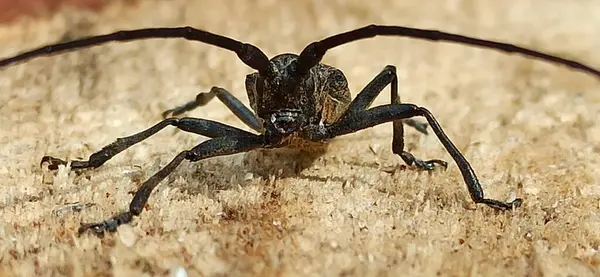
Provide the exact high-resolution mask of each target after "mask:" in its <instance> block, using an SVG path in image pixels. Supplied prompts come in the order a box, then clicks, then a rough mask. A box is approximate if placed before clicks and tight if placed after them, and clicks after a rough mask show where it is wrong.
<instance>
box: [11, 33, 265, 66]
mask: <svg viewBox="0 0 600 277" xmlns="http://www.w3.org/2000/svg"><path fill="white" fill-rule="evenodd" d="M153 38H184V39H187V40H193V41H200V42H204V43H207V44H211V45H214V46H217V47H220V48H224V49H227V50H231V51H233V52H235V53H236V54H237V55H238V57H239V58H240V60H242V62H244V63H245V64H246V65H248V66H249V67H252V68H254V69H256V70H258V71H259V72H260V73H261V74H267V73H268V72H270V66H269V58H268V57H267V55H265V54H264V53H263V52H262V51H261V50H260V49H259V48H258V47H256V46H254V45H252V44H248V43H242V42H240V41H237V40H234V39H231V38H228V37H224V36H220V35H217V34H213V33H210V32H206V31H202V30H198V29H195V28H192V27H176V28H148V29H138V30H130V31H118V32H114V33H111V34H106V35H100V36H92V37H86V38H82V39H78V40H73V41H69V42H64V43H58V44H52V45H47V46H44V47H41V48H38V49H34V50H31V51H27V52H24V53H21V54H19V55H17V56H14V57H11V58H8V59H5V60H0V67H3V66H7V65H10V64H14V63H18V62H23V61H26V60H29V59H32V58H35V57H40V56H50V55H56V54H60V53H63V52H68V51H74V50H76V49H80V48H86V47H90V46H95V45H100V44H104V43H107V42H112V41H132V40H142V39H153Z"/></svg>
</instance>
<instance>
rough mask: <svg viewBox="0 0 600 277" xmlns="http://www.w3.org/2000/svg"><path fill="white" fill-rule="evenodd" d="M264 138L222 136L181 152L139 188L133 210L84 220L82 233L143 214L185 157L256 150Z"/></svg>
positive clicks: (97, 231)
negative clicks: (161, 183) (98, 220)
mask: <svg viewBox="0 0 600 277" xmlns="http://www.w3.org/2000/svg"><path fill="white" fill-rule="evenodd" d="M264 141H265V140H264V137H263V136H258V135H251V136H240V137H218V138H214V139H210V140H207V141H204V142H202V143H200V144H198V145H197V146H196V147H194V148H192V149H191V150H187V151H183V152H181V153H179V154H178V155H177V156H175V158H173V160H171V162H169V164H167V165H166V166H165V167H164V168H163V169H161V170H160V171H158V172H157V173H156V174H154V175H153V176H152V177H150V179H148V180H147V181H146V182H144V184H142V186H141V187H140V188H139V189H138V190H137V191H136V193H135V195H134V196H133V200H131V203H130V204H129V210H128V211H126V212H122V213H119V214H117V215H115V216H113V217H111V218H109V219H107V220H104V221H101V222H97V223H82V224H81V227H79V231H78V233H79V234H82V233H84V232H86V231H88V230H91V231H92V232H94V233H95V234H97V235H102V234H104V232H106V231H108V232H114V231H116V230H117V227H119V226H120V225H123V224H127V223H129V222H131V221H132V220H133V217H134V216H139V215H140V214H141V213H142V211H143V209H144V206H146V203H148V199H149V198H150V194H151V193H152V191H153V190H154V189H155V188H156V186H158V184H159V183H160V182H161V181H162V180H164V179H165V178H166V177H167V176H169V174H171V172H173V171H174V170H175V168H177V166H179V164H181V162H183V161H184V160H188V161H191V162H196V161H199V160H203V159H207V158H212V157H216V156H224V155H232V154H237V153H241V152H246V151H249V150H252V149H257V148H261V147H263V145H264Z"/></svg>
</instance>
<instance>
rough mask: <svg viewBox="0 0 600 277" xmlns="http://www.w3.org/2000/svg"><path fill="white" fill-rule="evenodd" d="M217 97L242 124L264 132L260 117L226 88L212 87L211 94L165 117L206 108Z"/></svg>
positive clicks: (199, 95) (206, 94)
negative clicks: (202, 107)
mask: <svg viewBox="0 0 600 277" xmlns="http://www.w3.org/2000/svg"><path fill="white" fill-rule="evenodd" d="M215 96H216V97H217V98H218V99H219V100H221V102H222V103H223V104H225V106H227V108H229V110H231V112H233V114H235V115H236V116H237V117H238V118H239V119H240V120H241V121H242V122H244V123H245V124H246V125H248V126H249V127H250V128H252V129H253V130H255V131H257V132H259V133H260V132H262V129H263V127H262V124H261V123H260V120H259V119H258V117H257V116H256V115H255V114H254V112H252V111H251V110H250V109H249V108H248V107H246V105H244V104H243V103H242V102H241V101H240V100H239V99H237V98H236V97H235V96H233V94H231V92H229V91H227V90H226V89H224V88H220V87H212V88H211V89H210V91H209V92H201V93H199V94H198V95H197V96H196V99H194V100H192V101H189V102H187V103H185V104H183V105H181V106H178V107H175V108H172V109H169V110H166V111H164V112H163V114H162V115H163V117H167V116H168V115H172V116H177V115H180V114H183V113H185V112H188V111H191V110H193V109H195V108H198V107H201V106H204V105H206V104H208V102H210V100H212V99H213V98H214V97H215Z"/></svg>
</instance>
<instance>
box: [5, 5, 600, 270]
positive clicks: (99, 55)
mask: <svg viewBox="0 0 600 277" xmlns="http://www.w3.org/2000/svg"><path fill="white" fill-rule="evenodd" d="M280 2H281V1H267V0H260V1H259V0H254V1H241V0H239V1H238V0H235V1H234V0H228V1H220V2H217V1H202V0H198V1H191V0H190V1H183V0H173V1H152V0H148V1H141V2H140V3H138V4H137V5H135V6H125V5H124V4H122V3H115V4H111V5H109V6H107V7H105V8H104V9H103V10H102V12H101V13H100V14H96V13H92V12H89V11H77V12H74V11H72V10H68V11H62V12H59V13H58V14H56V15H54V16H52V17H48V18H44V19H38V20H37V21H36V20H34V19H25V20H21V21H18V22H17V23H13V24H11V25H4V26H1V27H0V45H1V46H0V56H2V57H6V56H10V55H13V54H15V53H18V52H20V51H22V50H24V49H29V48H32V47H38V46H41V45H43V44H46V43H50V42H55V41H58V40H60V39H64V38H73V37H79V36H84V35H91V34H102V33H106V32H109V31H115V30H119V29H132V28H141V27H157V26H180V25H191V26H194V27H197V28H201V29H206V30H209V31H212V32H215V33H219V34H223V35H228V36H232V37H234V38H237V39H239V40H242V41H247V42H251V43H253V44H255V45H257V46H259V47H260V48H262V49H263V50H264V52H265V53H267V55H269V56H274V55H275V54H278V53H282V52H299V51H301V50H302V48H303V47H304V46H305V45H306V44H308V43H309V42H311V41H313V40H318V39H322V38H324V37H326V36H328V35H331V34H334V33H337V32H341V31H346V30H350V29H353V28H356V27H361V26H363V25H366V24H369V23H379V24H395V25H408V26H412V27H422V28H432V29H441V30H445V31H451V32H456V33H460V34H464V35H471V36H477V37H482V38H488V39H496V40H502V41H509V42H515V43H519V44H521V45H524V46H528V47H532V48H535V49H538V50H544V51H548V52H552V53H557V54H560V55H562V56H566V57H570V58H573V59H577V60H579V61H583V62H585V63H588V64H590V65H595V66H596V67H600V54H599V53H598V51H596V49H598V47H599V46H600V39H599V38H600V36H598V34H599V33H600V29H599V27H598V26H600V5H598V4H597V3H596V2H594V1H543V0H519V1H517V0H514V1H496V2H494V3H493V4H492V3H491V2H487V1H486V2H485V3H484V2H482V1H475V0H463V1H445V0H443V1H442V0H440V1H412V0H407V1H369V2H368V3H367V2H366V1H362V0H361V1H358V0H356V1H354V0H351V1H327V2H324V1H297V2H291V1H286V2H285V3H283V2H281V3H280ZM324 61H325V62H327V63H329V64H331V65H334V66H336V67H339V68H340V69H342V70H343V71H344V72H345V73H346V75H347V78H348V79H349V81H350V86H351V89H352V91H353V95H356V92H357V91H359V90H360V89H361V88H362V86H364V85H365V84H367V83H368V82H369V81H370V80H371V78H373V77H374V76H375V75H376V74H377V73H379V71H380V70H381V69H382V68H383V67H384V66H385V65H387V64H394V65H396V66H397V67H398V73H399V83H400V92H401V95H402V100H403V101H404V102H410V103H415V104H418V105H422V106H425V107H427V108H429V109H430V110H431V111H432V112H433V113H434V114H435V115H436V116H437V117H438V119H439V120H440V123H441V124H442V126H443V128H444V129H445V131H446V132H447V134H448V135H449V136H450V138H451V139H452V140H453V141H454V142H455V144H456V145H457V146H458V147H459V148H460V149H461V150H462V151H463V152H464V153H465V155H466V156H467V158H468V159H469V161H470V162H471V163H472V165H473V166H474V168H475V170H476V172H477V173H478V174H479V177H480V180H481V182H482V184H483V187H484V189H485V192H486V196H488V197H493V198H497V199H502V200H505V199H510V198H513V197H515V195H518V196H520V197H523V198H524V201H525V202H524V204H523V206H522V207H521V208H519V209H518V210H516V211H514V212H507V213H498V212H495V211H493V210H491V209H489V208H487V207H484V206H474V205H473V204H472V202H471V200H470V198H469V196H468V193H467V189H466V187H465V185H464V184H463V183H462V178H461V176H460V173H459V171H458V169H457V167H456V164H454V163H453V162H451V163H450V166H449V168H448V170H447V171H445V172H435V173H433V174H425V173H417V172H415V171H413V170H401V169H400V167H401V165H402V161H401V159H399V158H398V157H396V156H394V155H393V154H392V153H391V149H390V142H391V126H390V125H389V124H385V125H381V126H378V127H376V128H372V129H369V130H365V131H362V132H359V133H356V134H352V135H348V136H344V137H341V138H339V139H338V140H336V141H335V142H334V143H333V144H332V145H331V147H330V149H329V150H330V151H328V153H327V154H326V155H325V156H323V158H321V159H319V160H318V161H316V162H315V164H314V165H313V166H311V167H309V168H308V169H306V170H304V171H303V172H301V173H300V175H299V176H296V177H285V178H283V177H277V176H278V174H277V170H278V169H281V168H273V166H276V165H277V163H276V162H274V161H272V160H267V161H264V162H252V161H251V159H246V161H248V160H250V162H249V164H248V163H246V164H245V163H244V156H243V155H236V156H231V157H221V158H216V159H211V160H206V161H202V162H199V163H194V164H192V163H184V164H182V165H181V166H180V167H179V168H178V170H177V171H176V172H175V173H174V174H173V175H172V176H170V177H169V178H168V179H167V180H165V181H164V182H163V183H162V184H161V186H160V187H159V188H158V189H157V191H155V193H153V195H152V197H151V199H150V202H149V205H148V206H147V209H146V210H145V211H144V212H143V214H142V215H141V217H140V218H138V219H136V220H135V222H134V224H132V225H131V226H123V228H120V229H119V232H118V233H117V234H114V235H109V236H106V237H105V238H104V239H98V238H96V237H94V236H89V235H85V236H82V237H77V236H76V230H77V228H78V226H79V223H80V222H81V221H84V222H89V221H96V220H101V219H105V218H106V217H109V216H111V215H112V214H114V213H116V212H118V211H121V210H123V209H125V208H126V207H127V206H128V203H129V201H130V200H131V197H132V196H131V194H130V192H131V191H133V190H135V189H136V188H137V187H138V186H139V185H140V184H141V182H143V180H145V179H147V178H148V177H149V176H151V175H152V174H153V173H155V172H156V171H158V170H159V169H160V168H161V167H162V166H164V165H165V164H166V163H168V161H169V160H170V159H171V158H172V157H174V156H175V155H176V154H177V153H178V152H179V151H182V150H185V149H189V148H191V147H193V146H194V145H196V144H197V143H199V142H200V141H202V140H204V138H201V137H197V136H193V135H191V134H185V133H183V132H179V131H176V130H174V129H167V130H164V131H162V132H161V133H159V134H157V135H156V136H154V137H152V138H151V139H149V140H147V141H145V142H143V143H140V144H139V145H137V146H135V147H132V148H131V149H129V150H127V151H125V152H123V153H122V154H120V155H118V156H117V157H116V158H114V159H112V160H110V161H109V162H107V163H106V164H105V165H103V166H102V167H100V168H98V169H95V170H88V171H85V172H83V173H82V174H76V173H75V172H72V171H70V170H69V169H68V168H61V169H59V170H58V171H57V172H49V171H47V170H46V169H44V168H40V166H39V162H40V158H41V157H42V156H44V155H53V156H56V157H65V158H73V159H75V158H87V157H88V156H89V155H90V154H91V153H93V152H94V151H97V150H99V149H100V148H102V147H103V146H104V145H106V144H108V143H110V142H112V141H114V140H115V139H116V138H118V137H123V136H127V135H131V134H133V133H135V132H138V131H141V130H143V129H145V128H147V127H150V126H151V125H153V124H155V123H156V122H158V121H159V120H160V118H161V112H162V111H164V110H165V109H168V108H171V107H173V106H174V105H178V104H181V103H183V102H185V101H187V100H191V99H193V97H195V95H196V94H197V93H198V92H200V91H207V90H208V89H210V87H211V86H213V85H217V86H222V87H226V88H228V89H229V90H231V91H232V92H233V93H234V94H235V95H236V96H238V97H240V98H241V99H242V100H244V101H247V97H246V95H245V92H244V77H245V74H247V73H249V72H250V69H249V68H248V67H246V66H245V65H243V64H242V63H241V62H240V61H239V60H238V59H237V57H236V56H235V55H233V54H231V53H230V52H228V51H224V50H220V49H216V48H214V47H210V46H206V45H202V44H200V43H194V42H187V41H183V40H153V41H144V42H135V43H126V44H111V45H107V46H103V47H96V48H92V49H88V50H85V51H79V52H76V53H71V54H65V55H61V56H55V57H50V58H40V59H35V60H32V61H30V62H28V63H26V64H23V65H19V66H14V67H10V68H8V69H2V70H1V71H0V92H1V93H0V160H1V161H2V163H0V180H2V190H0V217H2V218H3V219H4V220H3V221H2V222H0V263H1V266H0V275H2V276H63V275H64V276H140V275H143V276H169V274H175V272H176V271H177V270H178V268H181V269H183V270H186V271H187V273H188V274H189V276H598V275H599V274H600V254H599V253H598V250H599V247H600V216H599V215H600V185H599V179H600V159H599V158H598V157H599V155H598V152H599V150H598V147H597V145H598V142H600V128H599V127H598V124H597V120H598V118H600V117H599V111H600V80H598V78H594V77H591V76H589V75H586V74H582V73H579V72H574V71H572V70H569V69H566V68H563V67H559V66H554V65H549V64H547V63H543V62H538V61H533V60H530V59H525V58H522V57H519V56H508V55H504V54H501V53H497V52H493V51H490V50H480V49H474V48H469V47H465V46H460V45H451V44H441V43H440V44H435V43H430V42H423V41H416V40H408V39H403V38H377V39H371V40H364V41H361V42H357V43H354V44H351V45H347V46H344V47H339V48H337V49H335V50H333V51H331V52H330V53H328V55H327V56H326V58H325V60H324ZM388 99H389V96H388V90H387V89H386V90H385V91H384V93H383V95H381V96H380V97H379V98H378V99H377V101H376V103H375V104H383V103H386V101H388ZM189 115H191V116H197V117H202V118H208V119H213V120H219V121H222V122H225V123H229V124H232V125H234V126H238V127H242V126H243V125H242V123H241V122H240V121H238V120H237V119H236V118H235V117H234V116H233V115H232V114H230V113H229V112H228V111H227V109H226V108H225V107H224V106H223V105H222V104H220V103H218V102H217V101H214V102H212V103H210V104H209V105H208V106H206V107H204V108H202V109H198V110H196V111H193V112H191V113H189ZM407 140H408V148H409V149H410V151H412V152H413V153H414V154H415V155H417V156H419V157H422V158H424V159H429V158H441V159H445V160H448V161H451V160H450V157H449V156H448V155H447V154H446V153H445V152H444V149H443V147H442V146H441V144H440V143H439V142H438V140H437V139H436V137H435V136H433V135H429V136H423V135H419V134H417V133H416V132H415V131H413V130H409V131H407ZM371 149H373V150H374V151H372V150H371ZM282 164H283V163H282ZM389 167H397V168H398V169H397V170H396V171H395V172H394V173H393V174H391V173H387V172H384V171H383V170H382V168H389ZM264 172H267V173H271V174H269V176H272V177H271V178H267V179H262V178H261V177H259V175H260V174H259V173H264ZM519 186H522V189H519ZM74 202H78V203H94V204H95V205H94V206H92V207H88V208H85V209H84V210H83V211H81V212H69V211H67V212H63V213H56V212H54V211H56V210H61V208H63V207H65V206H66V205H67V204H68V203H74ZM61 211H65V209H62V210H61ZM132 274H133V275H132ZM171 276H174V275H171Z"/></svg>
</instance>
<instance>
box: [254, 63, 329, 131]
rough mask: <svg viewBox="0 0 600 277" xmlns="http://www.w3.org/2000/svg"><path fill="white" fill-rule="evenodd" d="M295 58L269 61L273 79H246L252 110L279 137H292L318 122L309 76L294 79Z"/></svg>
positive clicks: (312, 84)
mask: <svg viewBox="0 0 600 277" xmlns="http://www.w3.org/2000/svg"><path fill="white" fill-rule="evenodd" d="M297 58H298V56H297V55H294V54H283V55H279V56H276V57H274V58H273V59H271V66H272V72H273V73H272V75H270V76H261V75H259V74H258V73H253V74H250V75H248V76H247V78H246V89H247V91H248V98H249V100H250V104H251V106H252V109H254V111H255V112H256V114H257V115H258V116H259V117H260V118H262V119H263V120H264V121H265V128H271V129H272V131H276V132H277V133H279V134H281V135H288V134H291V133H293V132H295V131H297V130H299V129H300V128H302V127H303V126H305V125H306V124H308V123H311V121H314V120H317V122H318V120H319V119H320V117H319V114H318V112H317V111H318V110H317V107H318V106H319V105H318V101H319V99H318V96H317V95H316V93H315V91H316V90H315V80H314V78H313V77H312V76H311V75H310V74H308V75H306V76H304V77H301V78H298V77H296V75H295V72H296V66H297Z"/></svg>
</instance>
